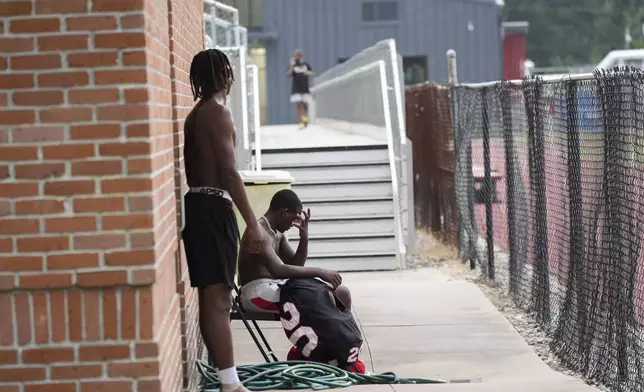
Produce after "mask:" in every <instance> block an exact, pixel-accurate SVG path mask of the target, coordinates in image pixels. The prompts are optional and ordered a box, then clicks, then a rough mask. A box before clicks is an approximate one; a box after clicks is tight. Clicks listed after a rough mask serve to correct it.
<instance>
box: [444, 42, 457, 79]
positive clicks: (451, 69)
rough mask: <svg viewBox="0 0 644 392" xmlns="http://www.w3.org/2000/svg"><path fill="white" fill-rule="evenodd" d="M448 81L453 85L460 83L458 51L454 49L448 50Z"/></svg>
mask: <svg viewBox="0 0 644 392" xmlns="http://www.w3.org/2000/svg"><path fill="white" fill-rule="evenodd" d="M447 82H448V83H449V84H451V85H453V86H454V85H457V84H458V75H457V72H456V52H455V51H454V49H450V50H448V51H447Z"/></svg>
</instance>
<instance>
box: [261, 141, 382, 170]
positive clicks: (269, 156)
mask: <svg viewBox="0 0 644 392" xmlns="http://www.w3.org/2000/svg"><path fill="white" fill-rule="evenodd" d="M382 163H385V164H388V163H389V152H388V150H387V146H366V147H335V148H326V149H319V148H318V149H310V148H306V149H289V150H282V149H280V150H262V168H263V169H266V170H270V169H274V168H281V169H283V170H287V169H288V168H300V167H323V166H337V165H366V164H382Z"/></svg>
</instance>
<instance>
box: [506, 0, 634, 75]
mask: <svg viewBox="0 0 644 392" xmlns="http://www.w3.org/2000/svg"><path fill="white" fill-rule="evenodd" d="M503 11H504V19H505V20H508V21H518V20H526V21H528V22H529V23H530V31H529V33H528V39H527V51H528V57H529V58H530V59H531V60H532V61H534V62H535V63H536V64H537V66H547V65H576V64H589V63H590V64H594V63H597V62H599V60H601V59H602V58H603V57H604V56H605V55H606V54H607V53H608V52H609V51H611V50H615V49H622V48H624V31H625V28H626V26H627V25H629V26H632V27H633V28H635V27H638V26H641V24H642V23H644V2H643V1H642V0H506V3H505V7H504V10H503ZM640 29H641V28H640ZM633 35H634V38H635V34H633ZM631 46H632V47H633V48H636V47H643V48H644V39H643V38H641V37H639V36H638V37H637V38H636V39H634V40H633V43H632V45H631Z"/></svg>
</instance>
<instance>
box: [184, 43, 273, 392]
mask: <svg viewBox="0 0 644 392" xmlns="http://www.w3.org/2000/svg"><path fill="white" fill-rule="evenodd" d="M233 81H234V76H233V70H232V67H231V66H230V63H229V61H228V58H227V57H226V55H225V54H224V53H223V52H221V51H219V50H216V49H209V50H205V51H202V52H200V53H198V54H197V55H196V56H195V57H194V58H193V59H192V65H191V66H190V84H191V86H192V92H193V95H194V99H195V101H196V100H197V99H199V102H197V104H196V105H195V107H194V109H193V110H192V111H191V112H190V114H188V117H187V118H186V121H185V125H184V132H185V145H184V157H185V166H186V177H187V180H188V187H189V188H190V190H189V192H188V194H187V195H186V197H185V214H186V226H185V229H184V230H183V233H182V234H183V242H184V246H185V249H186V258H187V262H188V271H189V274H190V283H191V286H192V287H197V288H198V291H199V326H200V328H201V334H202V336H203V339H204V343H205V345H206V347H207V349H208V353H209V354H210V357H211V359H212V361H213V362H214V365H215V367H216V368H217V369H218V375H219V380H220V382H221V384H222V389H221V390H222V391H223V392H244V391H247V389H246V388H244V386H243V385H242V384H241V383H240V381H239V376H238V374H237V369H236V367H235V362H234V358H233V344H232V333H231V330H230V309H231V306H232V293H231V291H232V288H233V284H234V283H233V282H234V277H235V273H236V268H237V249H238V244H239V229H238V227H237V220H236V218H235V213H234V211H233V202H234V203H235V205H236V206H237V208H238V209H239V211H240V213H241V215H242V217H243V218H244V221H245V222H246V225H247V226H248V229H247V230H246V232H245V241H244V247H245V249H244V250H245V251H246V252H250V253H258V252H259V251H260V250H261V249H262V248H263V247H264V244H265V243H266V242H267V240H268V239H267V236H266V234H264V230H263V229H261V228H260V227H259V225H258V223H257V219H256V218H255V215H254V214H253V211H252V209H251V208H250V205H249V203H248V199H247V197H246V192H245V190H244V183H243V181H242V178H241V176H240V174H239V172H238V171H237V168H236V164H235V146H236V134H235V125H234V123H233V120H232V117H231V114H230V111H229V110H228V109H227V108H226V106H225V105H226V97H227V96H228V94H229V92H230V88H231V86H232V84H233Z"/></svg>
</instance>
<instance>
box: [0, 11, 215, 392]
mask: <svg viewBox="0 0 644 392" xmlns="http://www.w3.org/2000/svg"><path fill="white" fill-rule="evenodd" d="M201 9H202V3H201V1H197V0H66V1H59V0H27V1H21V0H16V1H11V2H6V1H3V2H2V3H1V4H0V71H1V72H0V142H1V143H0V180H1V181H0V315H2V316H1V317H0V391H2V392H14V391H15V392H18V391H24V392H38V391H51V392H58V391H64V392H67V391H70V392H71V391H75V392H93V391H103V390H118V391H119V392H129V391H138V392H153V391H168V392H170V391H172V392H174V391H178V390H181V389H182V386H188V385H191V386H192V385H195V384H196V382H197V380H198V379H197V377H196V374H195V373H194V366H193V363H194V359H195V357H196V352H197V347H196V344H195V342H196V341H197V339H195V338H193V337H194V336H196V335H195V333H197V332H198V327H197V324H196V323H195V315H196V313H195V309H196V306H195V297H194V291H193V290H191V289H189V288H187V285H186V284H185V283H186V275H185V265H184V264H185V263H182V261H181V258H180V257H178V255H179V254H180V252H179V251H178V250H177V249H178V248H180V247H178V236H177V232H178V227H177V209H176V203H177V194H178V193H177V192H176V189H177V186H176V178H175V166H176V165H177V164H180V163H181V159H180V153H181V144H182V137H181V125H182V121H183V117H184V116H185V112H186V109H187V108H189V107H190V105H191V100H190V99H189V98H190V97H189V95H190V88H189V85H187V76H186V73H187V70H188V69H189V61H190V59H191V57H192V55H194V53H196V51H198V50H200V49H201V48H202V46H203V32H202V26H203V21H202V18H201ZM182 304H183V305H185V307H186V309H182V308H181V305H182ZM7 316H8V317H7ZM182 316H185V317H186V320H183V319H182ZM182 334H183V335H187V336H188V338H182ZM197 335H198V334H197ZM191 336H192V337H191ZM182 351H183V353H182ZM185 372H189V374H188V377H184V373H185ZM51 383H54V384H55V386H50V385H48V384H51Z"/></svg>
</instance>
